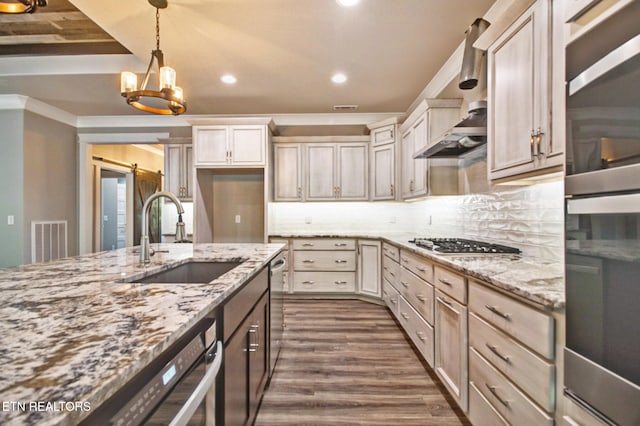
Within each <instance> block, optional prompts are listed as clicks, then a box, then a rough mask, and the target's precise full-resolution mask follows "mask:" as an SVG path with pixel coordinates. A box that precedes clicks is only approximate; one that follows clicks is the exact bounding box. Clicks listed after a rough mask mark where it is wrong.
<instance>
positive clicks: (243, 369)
mask: <svg viewBox="0 0 640 426" xmlns="http://www.w3.org/2000/svg"><path fill="white" fill-rule="evenodd" d="M247 321H248V320H245V321H244V322H243V323H242V324H241V325H240V326H239V327H238V330H237V331H236V333H235V334H234V335H233V337H232V338H231V339H229V340H228V341H227V346H226V347H225V350H224V424H225V425H228V426H236V425H238V426H241V425H246V424H247V422H248V420H249V387H248V386H249V376H248V374H249V353H250V352H248V351H247V346H248V344H249V335H248V333H247V331H248V329H247V327H248V324H247Z"/></svg>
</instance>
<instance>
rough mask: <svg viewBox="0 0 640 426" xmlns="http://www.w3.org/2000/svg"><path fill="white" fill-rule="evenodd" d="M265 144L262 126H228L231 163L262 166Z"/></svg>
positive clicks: (263, 163)
mask: <svg viewBox="0 0 640 426" xmlns="http://www.w3.org/2000/svg"><path fill="white" fill-rule="evenodd" d="M266 146H267V140H266V138H265V127H264V126H230V138H229V150H230V151H231V164H233V165H238V166H264V165H265V151H266Z"/></svg>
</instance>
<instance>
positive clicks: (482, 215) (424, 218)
mask: <svg viewBox="0 0 640 426" xmlns="http://www.w3.org/2000/svg"><path fill="white" fill-rule="evenodd" d="M563 206H564V186H563V183H562V182H561V181H558V182H549V183H541V184H537V185H532V186H526V187H517V188H511V187H494V188H493V192H487V193H481V194H471V195H458V196H447V197H433V198H430V199H426V200H422V201H416V202H412V203H403V202H375V203H373V202H372V203H367V202H357V203H335V202H329V203H269V233H270V234H272V235H276V234H286V235H289V234H310V233H318V234H338V235H339V234H343V235H348V234H364V235H380V234H389V235H392V234H398V235H401V234H402V235H404V236H427V237H459V238H468V239H478V240H484V241H491V242H495V243H502V244H505V245H509V246H513V247H517V248H519V249H520V250H522V251H523V252H524V253H525V254H527V255H531V256H536V257H542V258H545V259H550V260H561V259H562V256H563V228H564V207H563Z"/></svg>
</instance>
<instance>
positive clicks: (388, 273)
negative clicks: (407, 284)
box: [382, 256, 400, 291]
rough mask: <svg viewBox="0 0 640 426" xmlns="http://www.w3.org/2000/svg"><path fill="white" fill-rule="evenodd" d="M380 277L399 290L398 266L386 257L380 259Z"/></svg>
mask: <svg viewBox="0 0 640 426" xmlns="http://www.w3.org/2000/svg"><path fill="white" fill-rule="evenodd" d="M382 277H383V278H384V279H385V280H387V281H389V283H390V284H391V285H393V286H394V287H395V288H396V290H398V291H399V290H400V281H399V280H400V265H399V264H397V263H396V262H394V261H393V260H391V259H390V258H388V257H387V256H383V257H382Z"/></svg>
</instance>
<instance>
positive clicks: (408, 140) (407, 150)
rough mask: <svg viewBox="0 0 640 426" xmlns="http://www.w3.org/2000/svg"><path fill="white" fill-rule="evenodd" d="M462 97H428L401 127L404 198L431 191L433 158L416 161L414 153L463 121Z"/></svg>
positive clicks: (422, 194) (418, 195)
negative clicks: (461, 117)
mask: <svg viewBox="0 0 640 426" xmlns="http://www.w3.org/2000/svg"><path fill="white" fill-rule="evenodd" d="M460 104H461V100H460V99H425V100H424V101H422V102H421V103H420V104H419V105H418V106H417V107H416V109H415V110H414V111H413V112H412V113H411V114H410V115H409V117H408V118H407V119H406V120H405V122H404V123H403V124H402V126H401V128H400V130H401V132H402V137H401V139H400V151H401V153H400V156H401V159H402V161H401V169H402V170H401V173H400V174H401V176H402V179H401V186H402V198H403V199H407V198H415V197H420V196H424V195H427V194H428V192H429V188H428V184H427V182H428V180H427V173H428V167H429V161H428V160H426V159H417V160H414V158H413V154H415V153H416V151H418V150H419V149H420V148H422V147H424V146H425V145H427V144H428V143H429V141H430V140H431V139H432V138H435V137H437V136H439V135H440V134H442V133H443V132H444V131H445V130H447V129H448V128H450V127H451V126H452V125H453V124H455V123H456V122H457V121H459V120H460Z"/></svg>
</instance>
